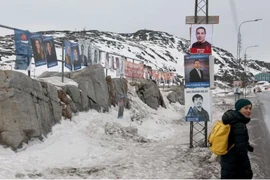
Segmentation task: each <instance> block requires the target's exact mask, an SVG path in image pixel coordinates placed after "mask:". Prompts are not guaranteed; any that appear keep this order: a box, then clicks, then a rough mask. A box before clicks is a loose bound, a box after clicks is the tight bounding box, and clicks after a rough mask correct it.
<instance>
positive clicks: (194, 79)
mask: <svg viewBox="0 0 270 180" xmlns="http://www.w3.org/2000/svg"><path fill="white" fill-rule="evenodd" d="M184 68H185V87H186V88H199V87H210V68H209V55H203V54H198V55H185V56H184Z"/></svg>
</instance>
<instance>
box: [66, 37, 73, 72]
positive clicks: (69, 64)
mask: <svg viewBox="0 0 270 180" xmlns="http://www.w3.org/2000/svg"><path fill="white" fill-rule="evenodd" d="M65 67H66V68H68V69H69V70H72V59H71V42H69V41H66V42H65Z"/></svg>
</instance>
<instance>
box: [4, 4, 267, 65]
mask: <svg viewBox="0 0 270 180" xmlns="http://www.w3.org/2000/svg"><path fill="white" fill-rule="evenodd" d="M199 1H200V0H199ZM232 1H234V2H235V4H236V11H237V15H238V21H239V23H241V22H243V21H246V20H252V19H256V18H263V20H262V21H259V22H255V23H254V22H252V23H245V24H243V25H242V26H241V34H242V40H243V50H242V55H241V56H243V54H244V51H245V48H246V47H247V46H253V45H259V47H257V48H249V49H248V50H247V54H248V58H253V59H259V60H264V61H269V62H270V51H269V49H270V48H268V44H269V42H270V36H269V29H270V14H269V12H270V1H269V0H232ZM194 5H195V0H6V1H1V11H0V17H1V22H0V24H2V25H6V26H11V27H17V28H20V29H27V30H29V31H31V32H34V31H43V30H82V29H83V28H86V29H87V30H92V29H95V30H101V31H112V32H121V33H132V32H136V31H137V30H139V29H151V30H159V31H165V32H168V33H170V34H173V35H176V36H178V37H183V38H186V39H189V27H190V26H189V25H186V24H185V16H189V15H194ZM209 15H219V16H220V23H219V24H216V25H214V29H213V44H214V45H215V46H218V47H221V48H224V49H226V50H228V51H230V52H232V53H233V54H234V55H236V48H237V47H236V45H237V39H236V37H237V32H236V26H235V25H234V21H233V15H232V10H231V7H230V0H209ZM12 33H13V32H12V31H11V30H6V29H3V28H0V35H5V34H12Z"/></svg>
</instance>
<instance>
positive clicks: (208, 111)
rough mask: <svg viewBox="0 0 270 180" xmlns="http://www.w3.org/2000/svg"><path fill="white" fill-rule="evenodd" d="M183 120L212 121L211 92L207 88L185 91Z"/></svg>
mask: <svg viewBox="0 0 270 180" xmlns="http://www.w3.org/2000/svg"><path fill="white" fill-rule="evenodd" d="M185 120H186V121H211V120H212V92H211V90H210V89H209V88H195V89H189V88H188V89H185Z"/></svg>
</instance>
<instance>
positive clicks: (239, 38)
mask: <svg viewBox="0 0 270 180" xmlns="http://www.w3.org/2000/svg"><path fill="white" fill-rule="evenodd" d="M261 20H262V19H261V18H260V19H253V20H248V21H243V22H242V23H241V24H240V25H239V27H238V34H237V52H236V60H237V61H238V63H240V51H241V47H240V44H241V26H242V25H243V24H244V23H249V22H257V21H261Z"/></svg>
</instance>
